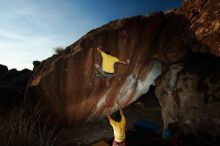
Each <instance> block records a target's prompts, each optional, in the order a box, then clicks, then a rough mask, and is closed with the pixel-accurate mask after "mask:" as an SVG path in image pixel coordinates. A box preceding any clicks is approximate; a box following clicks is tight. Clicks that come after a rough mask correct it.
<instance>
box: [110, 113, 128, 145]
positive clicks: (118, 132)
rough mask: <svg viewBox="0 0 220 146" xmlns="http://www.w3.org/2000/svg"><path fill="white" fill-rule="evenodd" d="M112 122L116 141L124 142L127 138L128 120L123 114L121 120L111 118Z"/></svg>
mask: <svg viewBox="0 0 220 146" xmlns="http://www.w3.org/2000/svg"><path fill="white" fill-rule="evenodd" d="M110 124H111V126H112V128H113V130H114V137H115V141H116V142H122V141H124V140H125V127H126V120H125V117H124V115H122V116H121V121H120V122H116V121H114V120H113V119H110Z"/></svg>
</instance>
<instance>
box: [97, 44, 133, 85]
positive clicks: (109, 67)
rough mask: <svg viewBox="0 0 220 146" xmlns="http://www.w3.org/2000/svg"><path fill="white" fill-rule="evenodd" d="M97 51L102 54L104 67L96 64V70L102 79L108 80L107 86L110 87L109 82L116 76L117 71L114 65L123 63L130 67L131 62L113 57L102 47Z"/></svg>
mask: <svg viewBox="0 0 220 146" xmlns="http://www.w3.org/2000/svg"><path fill="white" fill-rule="evenodd" d="M97 51H98V52H99V53H100V54H101V57H102V67H100V65H98V64H95V68H96V69H97V71H98V75H97V76H100V77H104V78H106V79H107V86H108V85H109V80H111V79H112V78H113V76H114V73H115V69H114V65H115V63H121V64H125V65H128V64H129V60H128V61H127V62H125V61H121V60H119V59H118V58H117V57H114V56H111V55H110V52H109V51H106V50H104V51H103V50H102V48H101V46H98V47H97Z"/></svg>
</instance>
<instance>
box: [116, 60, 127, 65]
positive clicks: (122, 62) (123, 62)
mask: <svg viewBox="0 0 220 146" xmlns="http://www.w3.org/2000/svg"><path fill="white" fill-rule="evenodd" d="M118 63H121V64H125V65H128V62H125V61H121V60H119V61H118Z"/></svg>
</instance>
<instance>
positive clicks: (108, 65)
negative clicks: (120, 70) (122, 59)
mask: <svg viewBox="0 0 220 146" xmlns="http://www.w3.org/2000/svg"><path fill="white" fill-rule="evenodd" d="M101 56H102V70H103V71H104V72H107V73H114V72H115V69H114V64H115V63H116V62H118V61H119V59H118V58H116V57H113V56H111V55H108V54H106V53H104V52H101Z"/></svg>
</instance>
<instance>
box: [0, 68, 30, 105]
mask: <svg viewBox="0 0 220 146" xmlns="http://www.w3.org/2000/svg"><path fill="white" fill-rule="evenodd" d="M31 73H32V72H31V71H30V70H28V69H24V70H22V71H17V70H16V69H11V70H8V67H7V66H4V65H0V104H1V105H6V106H12V105H14V104H20V103H21V102H23V99H24V92H25V89H26V86H27V82H28V80H29V78H30V76H31Z"/></svg>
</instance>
